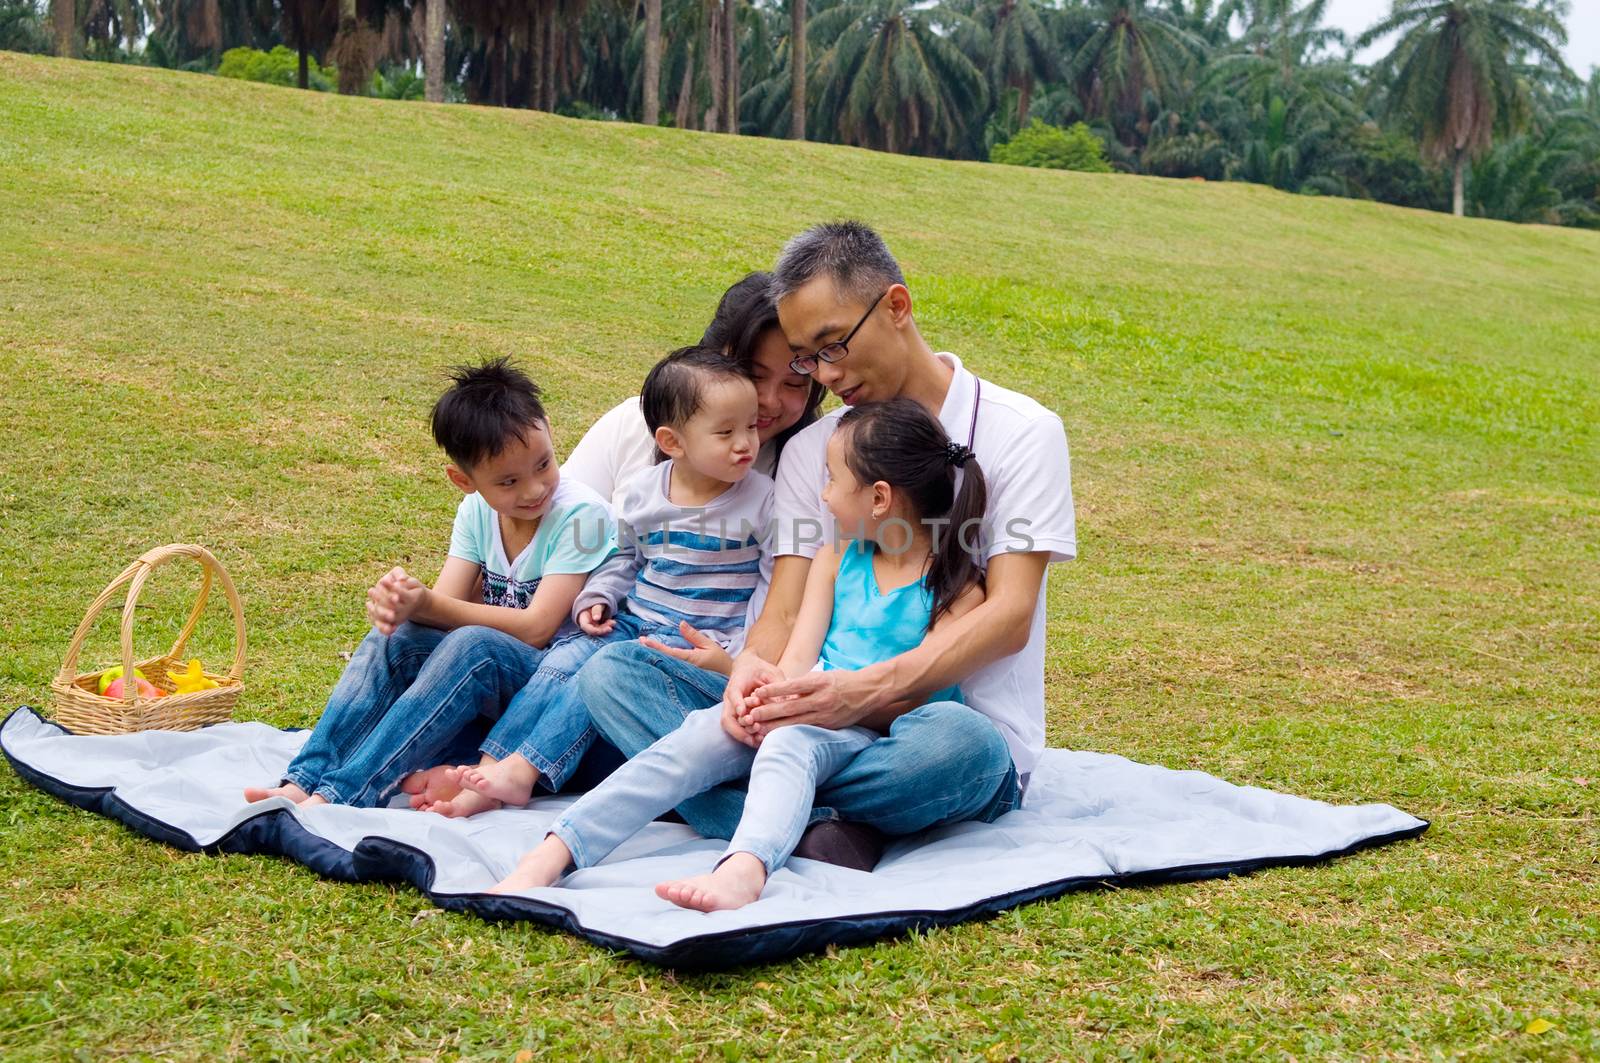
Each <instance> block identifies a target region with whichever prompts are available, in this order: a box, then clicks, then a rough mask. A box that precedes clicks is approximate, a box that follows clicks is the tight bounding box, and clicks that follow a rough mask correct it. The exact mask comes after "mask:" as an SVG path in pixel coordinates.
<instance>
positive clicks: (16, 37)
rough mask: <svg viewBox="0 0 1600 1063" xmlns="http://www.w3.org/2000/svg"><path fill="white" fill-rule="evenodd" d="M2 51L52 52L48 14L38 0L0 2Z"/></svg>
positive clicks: (0, 40) (3, 0)
mask: <svg viewBox="0 0 1600 1063" xmlns="http://www.w3.org/2000/svg"><path fill="white" fill-rule="evenodd" d="M0 51H9V52H33V53H35V54H38V55H45V54H48V53H49V51H50V29H49V25H48V21H47V17H46V13H45V12H44V10H43V9H41V7H40V6H39V4H38V3H37V2H36V0H0Z"/></svg>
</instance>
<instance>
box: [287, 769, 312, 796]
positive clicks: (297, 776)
mask: <svg viewBox="0 0 1600 1063" xmlns="http://www.w3.org/2000/svg"><path fill="white" fill-rule="evenodd" d="M278 785H279V786H298V787H300V789H302V790H304V791H305V792H306V793H308V794H309V793H311V792H312V791H313V790H315V789H316V786H315V784H314V783H312V781H311V776H309V775H304V774H302V773H300V772H297V771H286V772H284V773H283V782H281V783H279V784H278Z"/></svg>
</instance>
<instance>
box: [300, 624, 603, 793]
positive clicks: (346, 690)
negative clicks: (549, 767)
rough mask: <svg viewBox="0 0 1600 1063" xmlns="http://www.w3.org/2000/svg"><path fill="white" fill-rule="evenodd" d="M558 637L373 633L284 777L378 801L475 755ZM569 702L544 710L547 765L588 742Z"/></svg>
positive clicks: (482, 631)
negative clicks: (540, 640)
mask: <svg viewBox="0 0 1600 1063" xmlns="http://www.w3.org/2000/svg"><path fill="white" fill-rule="evenodd" d="M560 645H561V644H560V643H557V644H556V645H555V646H553V647H552V648H551V649H550V650H541V649H538V648H536V647H534V646H530V645H528V644H527V643H525V642H522V641H521V640H520V639H517V638H515V637H513V636H511V635H508V634H506V633H504V632H502V631H496V630H494V629H493V628H487V627H463V628H457V629H455V630H454V631H448V632H447V631H441V630H438V629H437V628H430V627H424V626H422V625H421V624H412V623H405V624H401V625H400V627H398V628H396V629H395V632H394V634H392V635H382V634H379V633H378V632H377V631H376V630H373V631H370V632H368V633H367V637H366V638H365V639H364V640H363V641H362V643H361V645H360V646H359V647H358V648H357V649H356V652H355V654H354V655H353V656H352V657H351V659H350V663H349V664H348V665H347V666H346V667H345V670H344V674H343V675H341V676H340V677H339V682H338V683H337V684H336V685H335V686H334V688H333V694H332V695H331V696H330V697H329V698H328V705H327V707H326V708H325V709H324V710H323V713H322V718H321V719H320V720H318V721H317V725H316V728H315V729H314V730H313V731H312V732H311V737H310V738H309V739H307V741H306V744H305V746H304V747H302V748H301V750H300V753H299V755H298V756H296V757H295V759H294V760H293V761H292V762H291V763H290V765H289V768H288V770H287V771H286V772H285V773H284V781H285V782H292V783H294V784H295V785H297V786H299V787H300V788H301V789H303V790H305V791H306V792H307V793H314V794H318V795H320V796H321V797H323V798H326V799H327V800H328V801H330V802H333V803H336V804H348V805H357V806H361V807H374V806H377V805H381V804H385V803H387V801H388V800H389V798H390V797H391V796H392V795H393V794H394V793H395V791H396V790H397V789H398V788H399V785H400V781H401V780H402V779H403V778H405V776H406V775H408V774H410V773H411V772H413V771H418V770H420V769H422V768H427V767H432V766H433V765H435V764H441V763H459V762H463V761H468V762H470V761H474V760H475V759H476V757H475V755H474V753H475V750H476V748H477V746H478V743H479V742H480V741H481V740H482V739H483V733H484V724H485V721H488V720H493V719H495V718H496V717H498V716H499V715H500V714H501V710H502V709H503V708H504V707H505V706H506V705H507V704H508V703H509V702H511V701H512V700H513V698H514V697H515V696H516V695H517V693H518V692H519V691H521V690H522V688H523V687H524V686H525V685H526V684H527V683H528V680H529V679H530V678H532V677H533V675H534V673H535V672H536V671H537V670H538V668H539V665H540V663H541V662H542V661H543V660H544V659H545V658H546V657H547V656H548V655H549V653H551V652H553V651H554V649H555V648H556V646H560ZM567 708H569V709H571V710H573V711H571V712H570V713H569V714H568V715H567V716H564V717H561V716H557V715H555V714H549V713H546V714H545V718H544V719H542V720H541V721H540V722H541V725H542V727H541V734H542V738H543V740H544V741H547V742H548V743H549V744H548V746H547V747H546V750H547V753H546V755H547V758H548V759H549V761H550V762H552V763H554V762H556V761H559V760H561V759H562V758H563V757H565V756H567V754H568V753H569V751H570V750H572V749H573V748H575V747H578V746H580V745H581V746H582V748H584V749H588V748H589V746H590V745H591V744H594V729H593V726H592V724H591V722H590V720H589V717H588V714H587V713H586V712H584V711H583V706H582V704H581V702H572V703H570V704H569V705H568V706H567ZM586 733H587V738H585V734H586ZM602 745H603V743H602ZM595 753H596V755H597V756H599V755H600V754H601V753H602V750H600V749H596V750H595ZM612 755H613V756H615V754H614V753H613V754H612ZM581 756H582V753H581V752H580V753H579V754H578V757H581ZM578 757H573V758H571V761H572V763H571V764H570V765H569V767H568V771H567V775H569V776H570V774H571V768H572V767H575V766H576V763H577V759H578ZM585 774H588V773H585ZM563 781H565V779H563Z"/></svg>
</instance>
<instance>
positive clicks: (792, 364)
mask: <svg viewBox="0 0 1600 1063" xmlns="http://www.w3.org/2000/svg"><path fill="white" fill-rule="evenodd" d="M888 294H889V289H887V288H885V289H884V290H883V291H882V292H880V293H878V297H877V298H876V299H874V300H872V305H871V306H869V307H867V312H866V313H865V314H862V315H861V320H860V321H857V322H856V327H855V328H853V329H851V330H850V331H849V332H846V333H845V334H844V339H842V340H834V341H833V342H832V343H825V344H823V345H822V346H821V347H818V348H817V349H816V350H814V351H812V352H811V353H810V354H802V355H797V356H796V357H794V358H791V359H789V369H790V370H791V371H793V372H796V373H799V374H800V375H801V376H810V375H811V374H812V373H815V372H816V371H817V366H818V365H820V364H821V363H823V362H827V363H828V364H829V365H832V364H833V363H834V362H838V361H842V360H843V359H844V357H845V355H847V354H849V353H850V341H851V340H853V339H855V335H856V333H858V332H860V331H861V326H862V325H865V324H866V323H867V318H869V317H871V316H872V312H873V311H874V310H876V309H878V304H879V303H881V302H883V297H884V296H885V295H888Z"/></svg>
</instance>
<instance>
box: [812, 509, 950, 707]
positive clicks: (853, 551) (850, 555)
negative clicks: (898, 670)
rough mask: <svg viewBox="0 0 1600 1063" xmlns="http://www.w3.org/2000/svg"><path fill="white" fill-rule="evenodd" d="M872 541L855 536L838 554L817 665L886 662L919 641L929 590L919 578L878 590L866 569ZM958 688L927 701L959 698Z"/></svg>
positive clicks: (924, 632) (842, 666) (930, 599)
mask: <svg viewBox="0 0 1600 1063" xmlns="http://www.w3.org/2000/svg"><path fill="white" fill-rule="evenodd" d="M876 549H877V544H876V543H874V542H873V541H872V540H870V539H857V540H855V541H854V542H851V543H850V544H848V545H847V546H845V548H844V550H843V552H842V553H840V555H839V574H838V576H837V577H836V578H835V579H834V583H833V620H832V621H831V622H830V623H829V624H828V635H827V638H825V639H824V640H823V642H822V653H821V654H820V655H819V661H820V667H821V668H823V669H824V670H829V669H855V668H865V667H866V666H867V665H869V664H877V663H878V662H880V661H887V660H888V659H889V658H891V657H895V656H898V655H900V654H902V653H905V652H906V651H907V650H910V649H915V648H916V647H917V646H920V645H922V639H923V637H924V636H925V635H927V633H928V617H929V615H931V614H932V612H933V594H932V592H930V591H929V590H928V585H927V583H926V582H925V581H923V580H917V581H916V582H915V583H908V584H906V585H905V586H904V587H899V588H897V589H895V590H892V591H890V592H889V593H888V594H883V593H880V592H879V590H878V578H877V577H876V576H875V575H873V572H872V555H873V553H874V552H875V551H876ZM961 700H962V698H961V690H960V688H959V687H953V686H952V687H946V688H945V689H944V690H941V691H939V692H938V693H936V694H933V695H931V696H930V697H929V698H928V702H929V703H932V702H935V701H961Z"/></svg>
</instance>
